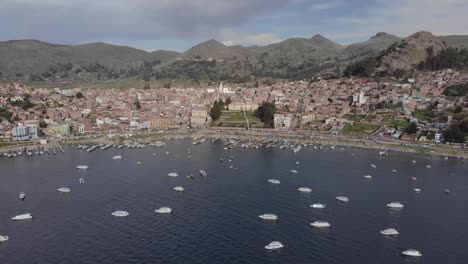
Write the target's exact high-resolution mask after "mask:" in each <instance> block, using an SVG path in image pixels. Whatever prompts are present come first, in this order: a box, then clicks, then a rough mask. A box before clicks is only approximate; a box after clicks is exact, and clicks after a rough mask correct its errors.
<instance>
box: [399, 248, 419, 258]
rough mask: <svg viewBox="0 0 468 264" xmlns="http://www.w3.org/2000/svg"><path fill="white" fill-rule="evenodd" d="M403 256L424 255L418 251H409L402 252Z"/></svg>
mask: <svg viewBox="0 0 468 264" xmlns="http://www.w3.org/2000/svg"><path fill="white" fill-rule="evenodd" d="M401 254H403V255H404V256H408V257H421V256H422V253H421V252H419V251H417V250H416V249H408V250H405V251H403V252H401Z"/></svg>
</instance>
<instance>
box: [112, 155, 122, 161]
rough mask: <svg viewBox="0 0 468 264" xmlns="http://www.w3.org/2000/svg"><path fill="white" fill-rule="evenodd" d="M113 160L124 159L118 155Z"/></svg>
mask: <svg viewBox="0 0 468 264" xmlns="http://www.w3.org/2000/svg"><path fill="white" fill-rule="evenodd" d="M112 159H114V160H118V159H122V156H120V155H117V156H114V157H112Z"/></svg>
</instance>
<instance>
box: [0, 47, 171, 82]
mask: <svg viewBox="0 0 468 264" xmlns="http://www.w3.org/2000/svg"><path fill="white" fill-rule="evenodd" d="M178 55H179V54H178V53H177V52H172V51H156V52H151V53H150V52H146V51H143V50H139V49H135V48H131V47H126V46H116V45H110V44H106V43H90V44H83V45H73V46H72V45H57V44H50V43H45V42H41V41H38V40H15V41H6V42H0V58H2V59H1V60H0V72H1V73H2V74H0V76H9V77H10V78H9V79H11V77H13V76H14V77H16V76H26V75H29V76H33V75H34V76H36V77H40V78H39V79H44V78H49V79H50V78H51V77H50V76H54V75H56V74H57V73H59V74H61V75H65V77H67V76H70V75H71V74H73V73H75V72H85V71H87V72H89V73H92V72H93V68H95V69H96V71H95V72H96V73H97V72H100V73H102V72H114V73H115V72H120V71H121V70H123V71H124V70H129V69H131V68H132V67H140V66H141V65H142V64H143V63H144V62H148V63H152V64H157V63H160V62H163V61H167V60H171V59H173V58H176V57H177V56H178ZM96 65H98V67H95V66H96ZM42 75H45V76H42ZM91 75H93V74H90V76H91ZM41 76H42V77H41ZM114 77H115V76H114Z"/></svg>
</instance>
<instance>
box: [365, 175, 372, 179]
mask: <svg viewBox="0 0 468 264" xmlns="http://www.w3.org/2000/svg"><path fill="white" fill-rule="evenodd" d="M364 178H366V179H372V176H371V175H365V176H364Z"/></svg>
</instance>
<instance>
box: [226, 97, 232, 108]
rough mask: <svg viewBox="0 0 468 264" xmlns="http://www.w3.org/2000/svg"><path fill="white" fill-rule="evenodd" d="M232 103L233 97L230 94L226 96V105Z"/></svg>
mask: <svg viewBox="0 0 468 264" xmlns="http://www.w3.org/2000/svg"><path fill="white" fill-rule="evenodd" d="M231 103H232V100H231V97H230V96H229V97H228V98H226V102H225V103H224V104H225V105H226V107H228V106H229V105H230V104H231Z"/></svg>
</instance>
